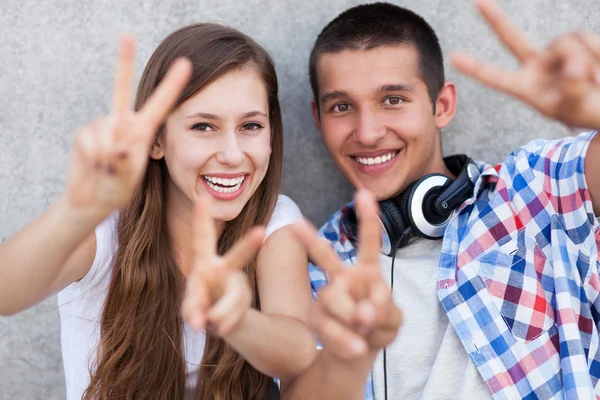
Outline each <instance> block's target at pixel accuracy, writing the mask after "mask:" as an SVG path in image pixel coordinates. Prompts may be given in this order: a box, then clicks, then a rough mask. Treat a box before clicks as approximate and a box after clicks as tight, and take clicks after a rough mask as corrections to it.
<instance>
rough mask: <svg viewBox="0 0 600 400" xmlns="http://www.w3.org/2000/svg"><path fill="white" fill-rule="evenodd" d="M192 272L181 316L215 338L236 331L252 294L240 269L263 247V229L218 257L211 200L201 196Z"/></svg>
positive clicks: (246, 237)
mask: <svg viewBox="0 0 600 400" xmlns="http://www.w3.org/2000/svg"><path fill="white" fill-rule="evenodd" d="M193 223H194V240H193V243H194V251H193V261H192V270H191V272H190V274H189V276H188V280H187V289H186V294H185V298H184V300H183V304H182V308H181V311H182V315H183V318H184V320H185V321H187V322H188V323H189V324H190V326H191V327H192V328H193V329H196V330H200V329H203V328H206V327H207V324H210V325H209V327H210V328H211V329H212V330H213V331H214V333H216V334H218V335H221V336H223V335H226V334H228V333H231V332H232V331H234V330H235V328H236V327H237V326H239V324H240V322H241V321H242V319H243V317H244V315H245V313H246V311H248V309H249V308H250V304H251V300H252V298H251V292H250V287H249V284H248V277H247V276H246V274H244V273H243V272H242V271H241V269H243V268H244V267H245V266H246V264H247V263H248V262H249V261H250V260H251V259H252V257H253V256H254V255H255V254H256V252H257V251H258V249H259V248H260V247H261V245H262V240H263V238H264V236H265V230H264V228H263V227H260V226H256V227H254V228H252V229H251V230H250V231H249V232H248V233H247V234H246V236H245V237H244V238H242V239H241V240H240V241H238V242H237V243H236V244H235V245H234V246H233V247H232V248H231V249H230V250H229V251H228V252H227V254H225V255H223V256H219V255H218V254H217V240H218V239H217V234H216V230H215V223H214V221H213V219H212V218H211V216H210V199H209V197H208V194H206V193H201V194H200V198H199V200H198V202H197V204H196V205H195V208H194V222H193Z"/></svg>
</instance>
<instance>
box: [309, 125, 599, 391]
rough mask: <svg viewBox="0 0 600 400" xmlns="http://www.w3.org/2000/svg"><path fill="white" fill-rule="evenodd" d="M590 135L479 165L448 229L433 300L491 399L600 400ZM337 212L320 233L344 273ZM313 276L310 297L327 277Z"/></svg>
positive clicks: (347, 250)
mask: <svg viewBox="0 0 600 400" xmlns="http://www.w3.org/2000/svg"><path fill="white" fill-rule="evenodd" d="M595 134H596V133H595V132H591V133H584V134H581V135H579V136H577V137H572V138H565V139H561V140H556V141H544V140H535V141H533V142H531V143H529V144H528V145H526V146H524V147H522V148H520V149H519V150H517V151H515V152H513V153H512V154H510V155H509V157H508V158H507V159H506V160H505V161H504V162H503V163H501V164H499V165H497V166H495V167H493V166H491V165H489V164H484V163H478V165H479V167H480V171H481V176H480V177H479V179H478V180H477V182H475V193H474V195H473V197H472V198H471V199H469V200H467V201H466V202H465V203H464V204H462V205H461V207H460V208H459V209H458V210H457V212H456V214H455V216H454V218H453V220H452V221H451V223H450V225H449V226H448V227H447V229H446V232H445V235H444V239H443V244H442V254H441V257H440V264H439V270H438V297H439V299H440V302H441V304H442V306H443V308H444V310H445V312H446V315H447V316H448V318H449V320H450V323H451V324H452V325H453V327H454V328H455V330H456V332H457V334H458V336H459V338H460V339H461V341H462V343H463V346H464V347H465V349H466V351H467V353H468V354H469V355H470V357H471V359H472V361H473V363H474V364H475V366H476V367H477V369H478V371H479V373H480V374H481V376H482V378H483V380H484V381H485V382H486V384H487V386H488V388H489V389H490V392H491V393H492V394H493V396H494V399H593V398H597V399H600V385H599V384H598V380H599V379H600V276H599V273H598V269H599V267H600V263H599V257H598V255H599V254H598V251H599V248H600V246H599V244H600V227H599V223H598V220H597V219H596V217H595V216H594V212H593V209H592V201H591V197H590V193H589V190H588V187H587V183H586V180H585V174H584V162H585V154H586V151H587V148H588V146H589V143H590V142H591V140H592V139H593V138H594V137H595ZM598 156H599V157H600V154H599V155H598ZM343 210H344V209H341V210H339V211H338V212H337V213H335V214H334V215H333V216H332V217H331V218H330V220H329V221H328V222H327V223H326V224H325V225H324V226H323V227H322V228H321V230H320V234H321V236H322V237H324V238H326V239H327V240H329V241H330V243H331V244H332V245H333V248H334V249H335V250H336V252H337V253H338V255H339V256H340V257H341V259H342V260H343V261H344V262H345V263H346V264H348V265H350V264H352V263H354V262H355V251H354V248H353V247H352V244H351V243H350V241H349V240H347V239H346V238H345V235H344V232H343V229H342V228H341V226H340V217H341V215H342V213H343ZM309 273H310V278H311V282H312V287H313V295H314V296H316V294H317V292H318V291H319V289H320V288H321V287H323V286H324V285H325V284H326V282H327V278H326V276H325V274H324V273H323V271H322V270H320V269H319V268H318V267H316V266H314V265H312V264H311V265H309ZM388 384H389V383H388ZM392 384H393V383H392ZM365 398H366V399H367V400H370V399H373V398H374V395H373V385H372V380H371V379H370V380H369V381H368V382H367V383H366V388H365Z"/></svg>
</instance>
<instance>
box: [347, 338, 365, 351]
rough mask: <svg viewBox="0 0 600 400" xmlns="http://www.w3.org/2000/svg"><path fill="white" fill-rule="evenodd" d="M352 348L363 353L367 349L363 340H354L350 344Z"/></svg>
mask: <svg viewBox="0 0 600 400" xmlns="http://www.w3.org/2000/svg"><path fill="white" fill-rule="evenodd" d="M350 349H351V350H352V353H354V354H361V353H363V352H364V351H365V350H366V346H365V343H364V342H363V341H361V340H353V341H352V343H351V344H350Z"/></svg>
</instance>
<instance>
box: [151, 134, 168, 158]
mask: <svg viewBox="0 0 600 400" xmlns="http://www.w3.org/2000/svg"><path fill="white" fill-rule="evenodd" d="M164 156H165V153H164V151H163V148H162V144H161V143H160V141H159V140H158V139H157V140H156V141H155V142H154V143H153V144H152V147H150V158H153V159H154V160H160V159H161V158H163V157H164Z"/></svg>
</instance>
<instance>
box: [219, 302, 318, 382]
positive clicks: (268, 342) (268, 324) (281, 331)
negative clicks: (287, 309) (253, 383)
mask: <svg viewBox="0 0 600 400" xmlns="http://www.w3.org/2000/svg"><path fill="white" fill-rule="evenodd" d="M224 339H225V340H226V341H227V343H228V344H229V345H230V346H232V347H233V348H234V349H235V350H236V351H237V352H238V353H240V355H241V356H242V357H244V358H245V359H246V360H247V361H248V362H249V363H250V364H251V365H252V366H253V367H254V368H256V369H258V370H259V371H261V372H262V373H264V374H266V375H269V376H273V377H276V378H279V379H280V380H281V381H287V380H291V379H294V378H295V377H297V376H298V375H299V374H300V373H301V372H302V371H304V370H305V369H306V368H308V366H309V365H310V364H311V362H312V361H313V360H314V357H315V353H316V342H315V337H314V335H313V333H312V332H311V331H310V329H309V328H308V327H307V326H306V325H305V324H304V323H302V322H301V321H299V320H297V319H295V318H292V317H288V316H285V315H277V314H265V313H262V312H260V311H257V310H254V309H249V310H248V311H247V312H246V314H245V316H244V318H243V319H242V321H241V323H240V326H239V327H238V328H237V329H235V330H234V331H233V332H231V333H230V334H228V335H226V336H225V337H224Z"/></svg>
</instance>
